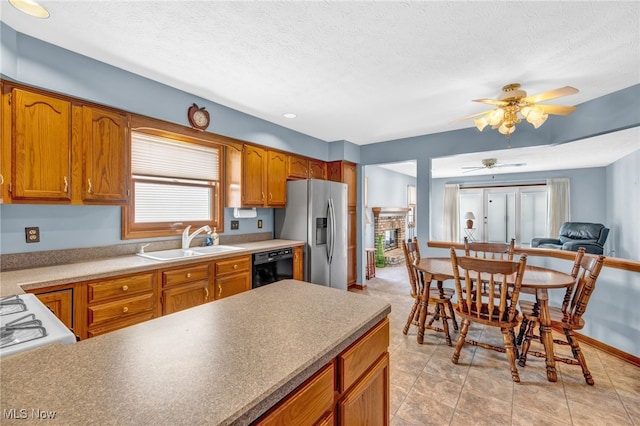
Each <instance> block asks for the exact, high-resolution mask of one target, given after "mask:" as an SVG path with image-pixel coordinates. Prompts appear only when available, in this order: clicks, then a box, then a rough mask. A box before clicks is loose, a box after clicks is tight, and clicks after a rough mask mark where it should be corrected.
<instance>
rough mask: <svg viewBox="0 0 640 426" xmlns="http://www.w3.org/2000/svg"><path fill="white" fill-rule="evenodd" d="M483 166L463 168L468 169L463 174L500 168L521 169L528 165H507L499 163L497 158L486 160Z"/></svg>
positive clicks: (483, 161)
mask: <svg viewBox="0 0 640 426" xmlns="http://www.w3.org/2000/svg"><path fill="white" fill-rule="evenodd" d="M481 163H482V166H478V167H475V166H472V167H462V168H463V169H467V170H465V171H464V172H462V173H469V172H473V171H476V170H481V169H495V168H498V167H520V166H526V165H527V163H511V164H506V163H498V159H497V158H485V159H483V160H482V161H481Z"/></svg>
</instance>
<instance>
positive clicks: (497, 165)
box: [493, 163, 527, 167]
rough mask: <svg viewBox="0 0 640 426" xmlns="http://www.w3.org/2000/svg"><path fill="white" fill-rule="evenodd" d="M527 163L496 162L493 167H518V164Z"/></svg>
mask: <svg viewBox="0 0 640 426" xmlns="http://www.w3.org/2000/svg"><path fill="white" fill-rule="evenodd" d="M526 165H527V163H511V164H496V165H495V166H493V167H520V166H526Z"/></svg>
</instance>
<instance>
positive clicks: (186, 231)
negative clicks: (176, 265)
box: [182, 225, 211, 250]
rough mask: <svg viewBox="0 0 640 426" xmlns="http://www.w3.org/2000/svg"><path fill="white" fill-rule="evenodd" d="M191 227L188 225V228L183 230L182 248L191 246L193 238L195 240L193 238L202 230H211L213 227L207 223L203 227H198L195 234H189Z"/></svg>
mask: <svg viewBox="0 0 640 426" xmlns="http://www.w3.org/2000/svg"><path fill="white" fill-rule="evenodd" d="M189 229H191V225H189V226H187V227H186V228H184V231H182V249H183V250H186V249H188V248H189V245H190V244H191V240H193V238H194V237H195V236H196V235H198V234H199V233H201V232H211V228H209V225H205V226H203V227H201V228H198V229H197V230H195V231H193V234H191V235H189Z"/></svg>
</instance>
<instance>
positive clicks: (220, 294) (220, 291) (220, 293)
mask: <svg viewBox="0 0 640 426" xmlns="http://www.w3.org/2000/svg"><path fill="white" fill-rule="evenodd" d="M218 296H220V297H222V286H221V285H220V283H218Z"/></svg>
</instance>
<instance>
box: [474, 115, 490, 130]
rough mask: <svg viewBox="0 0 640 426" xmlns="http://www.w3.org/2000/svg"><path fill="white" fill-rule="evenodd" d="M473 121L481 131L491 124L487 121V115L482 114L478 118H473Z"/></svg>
mask: <svg viewBox="0 0 640 426" xmlns="http://www.w3.org/2000/svg"><path fill="white" fill-rule="evenodd" d="M473 123H474V124H475V125H476V127H477V128H478V130H480V131H483V130H484V128H485V127H487V125H488V124H489V122H488V121H487V118H486V117H485V116H482V117H480V118H477V119H475V120H473Z"/></svg>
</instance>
